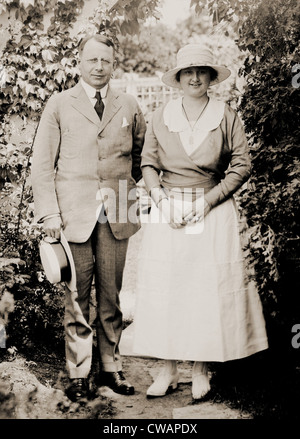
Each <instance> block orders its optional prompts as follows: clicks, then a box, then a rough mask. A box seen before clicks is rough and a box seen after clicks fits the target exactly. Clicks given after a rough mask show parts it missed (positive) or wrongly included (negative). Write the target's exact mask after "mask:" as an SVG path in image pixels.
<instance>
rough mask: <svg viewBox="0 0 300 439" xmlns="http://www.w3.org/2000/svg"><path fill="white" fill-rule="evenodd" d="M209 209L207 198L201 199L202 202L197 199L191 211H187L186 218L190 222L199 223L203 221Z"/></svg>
mask: <svg viewBox="0 0 300 439" xmlns="http://www.w3.org/2000/svg"><path fill="white" fill-rule="evenodd" d="M209 211H210V207H209V204H208V203H207V201H206V200H205V199H203V202H202V200H201V202H200V203H199V200H195V201H194V202H193V205H192V208H191V209H190V211H188V212H186V213H185V216H184V220H185V221H186V222H189V223H197V222H199V221H202V220H203V219H204V217H205V216H206V215H207V214H208V212H209Z"/></svg>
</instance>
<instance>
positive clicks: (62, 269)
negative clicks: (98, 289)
mask: <svg viewBox="0 0 300 439" xmlns="http://www.w3.org/2000/svg"><path fill="white" fill-rule="evenodd" d="M40 258H41V262H42V265H43V268H44V271H45V274H46V277H47V279H48V281H49V282H51V283H52V284H55V283H58V282H65V283H66V284H67V286H68V288H69V289H70V290H71V291H75V290H76V271H75V265H74V261H73V257H72V253H71V249H70V247H69V244H68V241H67V240H66V237H65V236H64V234H63V232H61V233H60V241H57V240H56V239H54V238H50V237H45V238H44V239H43V240H42V241H41V243H40Z"/></svg>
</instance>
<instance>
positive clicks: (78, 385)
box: [66, 378, 89, 402]
mask: <svg viewBox="0 0 300 439" xmlns="http://www.w3.org/2000/svg"><path fill="white" fill-rule="evenodd" d="M88 390H89V386H88V381H87V379H86V378H73V379H70V385H69V386H68V387H67V389H66V395H67V397H68V398H69V399H70V400H71V401H73V402H76V401H78V400H79V399H82V398H87V397H88Z"/></svg>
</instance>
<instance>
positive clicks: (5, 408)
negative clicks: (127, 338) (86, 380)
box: [0, 356, 247, 420]
mask: <svg viewBox="0 0 300 439" xmlns="http://www.w3.org/2000/svg"><path fill="white" fill-rule="evenodd" d="M53 360H54V358H53V359H51V358H49V359H48V362H45V361H40V362H39V363H36V362H34V361H26V360H25V359H24V358H23V357H21V356H17V357H16V358H14V359H12V360H11V361H3V362H2V363H0V400H1V407H0V419H154V420H155V419H187V418H190V419H203V418H205V419H207V418H208V419H228V418H230V419H238V418H245V417H247V416H246V415H245V414H242V413H240V412H239V411H236V410H232V409H230V408H228V407H226V406H225V405H224V404H215V403H213V401H212V399H209V398H208V400H207V401H203V402H198V403H197V404H194V403H193V400H192V395H191V368H192V365H191V364H189V363H188V362H184V363H179V372H180V380H179V385H178V388H177V389H176V391H174V392H173V393H171V394H169V395H167V396H165V397H162V398H154V399H153V398H152V399H147V397H146V390H147V388H148V387H149V386H150V385H151V383H152V381H153V378H154V377H155V376H156V375H157V373H158V371H159V368H160V366H161V362H160V361H157V360H154V359H143V358H137V357H132V356H129V357H124V358H123V369H124V372H125V375H126V377H127V378H128V380H129V381H130V382H131V383H132V384H133V385H134V386H135V394H134V395H132V396H123V395H118V394H116V393H114V392H113V391H112V390H111V389H109V388H108V387H100V388H99V389H98V395H97V396H96V397H95V398H94V399H93V400H91V401H83V402H81V403H80V404H79V403H71V402H70V401H69V400H68V398H67V397H66V396H65V395H64V383H65V380H66V376H65V374H64V373H62V371H61V366H62V364H63V363H60V362H59V361H56V362H54V361H53Z"/></svg>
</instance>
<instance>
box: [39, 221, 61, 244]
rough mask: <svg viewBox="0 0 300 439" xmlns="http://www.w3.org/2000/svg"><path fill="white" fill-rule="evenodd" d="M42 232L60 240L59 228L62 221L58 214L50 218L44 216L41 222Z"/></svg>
mask: <svg viewBox="0 0 300 439" xmlns="http://www.w3.org/2000/svg"><path fill="white" fill-rule="evenodd" d="M43 227H44V232H45V233H46V235H47V236H50V237H51V238H54V239H57V240H58V241H59V240H60V230H61V228H62V221H61V218H60V216H54V217H52V218H48V219H47V218H46V219H45V220H44V223H43Z"/></svg>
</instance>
